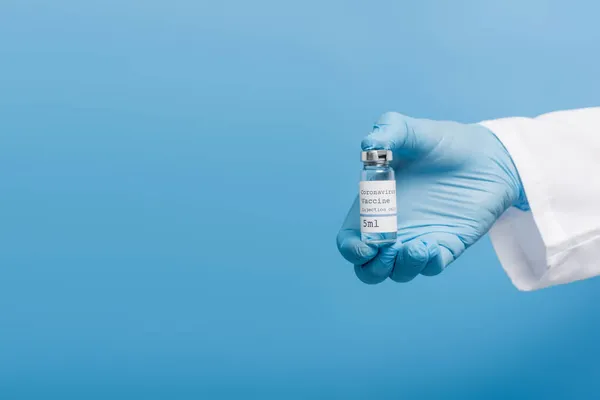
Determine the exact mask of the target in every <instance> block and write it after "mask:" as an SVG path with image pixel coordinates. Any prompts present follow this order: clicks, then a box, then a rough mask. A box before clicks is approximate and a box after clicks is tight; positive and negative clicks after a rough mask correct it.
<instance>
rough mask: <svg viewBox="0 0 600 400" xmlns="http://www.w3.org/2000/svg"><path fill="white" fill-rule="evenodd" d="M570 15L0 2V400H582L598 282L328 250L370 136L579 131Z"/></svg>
mask: <svg viewBox="0 0 600 400" xmlns="http://www.w3.org/2000/svg"><path fill="white" fill-rule="evenodd" d="M522 3H526V5H524V4H522ZM593 4H598V3H597V2H593V1H570V2H566V1H539V0H531V1H528V2H522V1H517V0H510V1H476V0H472V1H452V2H450V1H442V0H438V1H432V0H429V1H418V2H417V1H412V2H408V1H371V2H365V1H316V0H305V1H302V2H300V1H299V2H282V1H260V0H259V1H252V2H247V1H242V0H238V1H218V2H216V1H215V2H207V1H203V0H201V1H200V2H198V1H192V0H170V1H156V0H154V1H142V0H137V1H134V0H126V1H124V0H104V1H86V2H81V1H75V0H70V1H67V0H60V1H53V2H47V1H21V0H3V1H2V2H1V3H0V398H2V399H21V398H23V399H25V398H52V397H54V396H56V397H59V398H62V399H66V398H74V399H75V398H77V399H80V398H87V399H92V398H119V397H123V398H136V397H143V398H147V399H150V398H169V399H178V398H182V399H183V398H229V397H233V398H254V397H256V398H262V399H266V398H308V397H311V398H336V397H337V398H408V399H413V398H419V399H426V398H462V399H465V398H498V399H505V398H518V397H523V398H537V397H545V398H597V393H598V391H600V379H599V377H600V362H599V360H600V344H599V342H598V335H599V334H600V321H599V320H598V315H599V312H600V302H599V300H600V281H599V280H597V279H591V280H588V281H584V282H578V283H574V284H570V285H566V286H560V287H556V288H552V289H547V290H541V291H538V292H532V293H521V292H518V291H517V290H516V289H515V288H514V287H513V286H512V285H511V283H510V281H509V280H508V278H507V277H506V276H505V274H504V272H503V271H502V269H501V267H500V265H499V263H498V261H497V259H496V257H495V255H494V253H493V250H492V248H491V245H490V243H489V241H488V240H487V238H486V239H485V240H482V241H481V242H480V243H478V244H477V245H476V246H474V248H472V249H471V250H469V251H468V252H467V253H466V254H465V255H464V257H462V258H461V259H460V261H458V262H456V263H455V264H453V265H452V267H451V268H449V269H448V270H447V271H445V272H444V273H443V274H442V275H440V276H438V277H435V278H424V277H421V278H418V279H416V280H415V281H413V282H412V283H410V284H405V285H399V284H394V283H391V282H386V283H384V284H381V285H378V286H367V285H364V284H362V283H361V282H359V281H358V279H357V278H356V277H355V276H354V273H353V269H352V267H351V266H350V265H348V264H347V263H346V262H345V261H344V260H343V259H342V258H341V257H340V256H339V255H338V253H337V249H336V246H335V235H336V233H337V230H338V228H339V226H340V224H341V222H342V220H343V218H344V216H345V214H346V211H347V209H348V207H349V206H350V204H351V202H352V200H353V197H354V195H355V193H356V184H357V181H358V176H359V174H358V173H359V168H360V163H359V161H358V151H359V143H360V139H361V138H362V137H363V136H364V135H365V134H366V133H367V132H368V130H369V128H370V126H371V124H372V123H373V121H374V120H375V119H376V118H377V116H378V115H379V114H380V113H382V112H384V111H388V110H394V111H400V112H403V113H405V114H409V115H412V116H417V117H428V118H436V119H454V120H459V121H465V122H474V121H478V120H482V119H488V118H495V117H503V116H514V115H524V116H534V115H536V114H539V113H543V112H547V111H552V110H555V109H563V108H572V107H582V106H591V105H598V98H599V97H598V93H600V79H598V70H599V67H600V53H599V52H598V43H599V41H600V28H599V27H598V24H597V15H598V13H599V12H600V6H594V5H593Z"/></svg>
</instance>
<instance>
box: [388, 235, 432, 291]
mask: <svg viewBox="0 0 600 400" xmlns="http://www.w3.org/2000/svg"><path fill="white" fill-rule="evenodd" d="M429 247H430V246H429V245H428V243H427V242H425V241H423V240H421V239H419V238H417V239H413V240H411V241H409V242H407V243H404V245H403V247H402V250H401V251H400V252H399V254H398V257H396V262H395V264H394V269H393V271H392V273H391V274H390V278H391V279H392V280H394V281H396V282H409V281H411V280H413V279H414V278H415V276H417V275H419V273H420V272H421V271H422V270H423V268H425V266H426V265H427V262H428V261H429V259H430V257H431V255H432V254H433V252H430V249H429ZM433 255H435V254H433Z"/></svg>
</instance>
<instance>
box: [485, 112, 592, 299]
mask: <svg viewBox="0 0 600 400" xmlns="http://www.w3.org/2000/svg"><path fill="white" fill-rule="evenodd" d="M481 124H482V125H484V126H486V127H487V128H488V129H490V130H491V131H492V132H493V133H494V134H495V135H496V136H497V137H498V139H500V141H501V142H502V143H503V144H504V146H505V147H506V149H507V150H508V152H509V153H510V155H511V157H512V159H513V162H514V163H515V166H516V167H517V170H518V172H519V176H520V178H521V182H522V183H523V188H524V190H525V194H526V196H527V199H528V201H529V206H530V208H531V211H526V212H525V211H521V210H519V209H516V208H514V207H512V208H510V209H509V210H507V211H506V212H505V213H504V214H503V215H502V216H501V217H500V218H499V219H498V221H496V223H495V224H494V225H493V226H492V229H491V230H490V238H491V240H492V244H493V246H494V249H495V251H496V254H497V255H498V259H499V260H500V263H501V264H502V267H503V268H504V270H505V271H506V273H507V274H508V276H509V277H510V279H511V280H512V282H513V284H514V285H515V286H516V287H517V288H518V289H520V290H525V291H529V290H536V289H541V288H544V287H549V286H553V285H558V284H563V283H568V282H573V281H577V280H582V279H586V278H590V277H593V276H596V275H600V107H598V108H585V109H579V110H569V111H558V112H553V113H549V114H544V115H541V116H539V117H537V118H522V117H516V118H503V119H497V120H491V121H484V122H481Z"/></svg>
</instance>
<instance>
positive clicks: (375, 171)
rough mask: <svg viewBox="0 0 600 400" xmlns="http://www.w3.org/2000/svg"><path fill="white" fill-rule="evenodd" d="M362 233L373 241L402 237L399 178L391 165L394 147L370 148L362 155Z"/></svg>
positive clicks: (392, 240)
mask: <svg viewBox="0 0 600 400" xmlns="http://www.w3.org/2000/svg"><path fill="white" fill-rule="evenodd" d="M361 160H362V162H363V170H362V173H361V179H360V189H359V202H360V234H361V238H362V241H363V242H365V243H370V244H378V245H381V244H391V243H394V242H396V237H397V236H398V219H397V216H396V179H395V176H394V170H393V169H392V167H390V161H392V152H391V151H390V150H368V151H363V152H362V154H361Z"/></svg>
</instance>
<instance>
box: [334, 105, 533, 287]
mask: <svg viewBox="0 0 600 400" xmlns="http://www.w3.org/2000/svg"><path fill="white" fill-rule="evenodd" d="M362 148H363V150H370V149H390V150H392V152H393V155H394V157H393V161H392V167H393V168H394V170H395V173H396V194H397V207H398V240H397V241H396V243H394V244H392V245H388V246H383V247H377V246H375V245H367V244H366V243H364V242H362V241H361V240H360V226H359V204H358V198H357V199H356V200H355V201H354V204H353V206H352V207H351V209H350V211H349V213H348V215H347V217H346V221H345V222H344V224H343V226H342V228H341V230H340V232H339V234H338V237H337V244H338V248H339V251H340V253H341V254H342V255H343V256H344V258H346V259H347V260H348V261H350V262H351V263H352V264H354V265H355V272H356V274H357V276H358V277H359V278H360V279H361V280H362V281H363V282H365V283H379V282H382V281H383V280H385V279H386V278H387V277H390V278H391V279H393V280H394V281H397V282H407V281H410V280H411V279H413V278H414V277H415V276H417V275H418V274H422V275H427V276H432V275H437V274H439V273H440V272H442V271H443V270H444V268H446V267H447V266H448V264H450V263H451V262H452V261H454V260H456V258H457V257H458V256H460V255H461V254H462V252H463V251H464V250H465V249H467V248H468V247H469V246H471V245H472V244H473V243H475V242H476V241H477V240H478V239H479V238H481V237H482V236H483V235H484V234H485V233H486V232H487V231H488V230H489V229H490V228H491V226H492V224H493V223H494V222H495V221H496V219H498V217H500V215H501V214H502V213H503V212H504V211H506V210H507V209H508V208H509V207H511V206H516V207H519V208H521V209H528V205H527V200H526V198H525V194H524V191H523V187H522V184H521V181H520V178H519V174H518V173H517V169H516V167H515V165H514V164H513V162H512V159H511V157H510V155H509V154H508V152H507V150H506V149H505V148H504V146H503V145H502V143H501V142H500V141H499V140H498V139H497V138H496V136H495V135H494V134H493V133H492V132H491V131H489V130H488V129H487V128H485V127H483V126H482V125H477V124H470V125H468V124H461V123H457V122H448V121H431V120H425V119H415V118H409V117H406V116H404V115H401V114H398V113H393V112H392V113H386V114H384V115H382V116H381V118H380V119H379V121H377V123H376V124H375V126H374V128H373V131H372V132H371V133H370V134H369V135H368V136H367V137H366V138H365V139H364V140H363V142H362Z"/></svg>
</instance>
